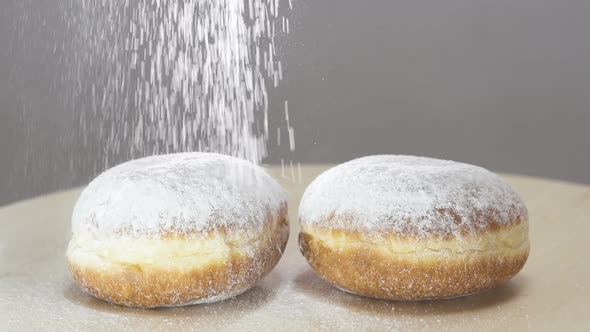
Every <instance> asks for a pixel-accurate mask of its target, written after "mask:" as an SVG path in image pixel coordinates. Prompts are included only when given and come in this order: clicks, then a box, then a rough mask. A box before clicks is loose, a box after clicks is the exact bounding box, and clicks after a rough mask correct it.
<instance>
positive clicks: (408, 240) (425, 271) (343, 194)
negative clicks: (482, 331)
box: [299, 155, 529, 301]
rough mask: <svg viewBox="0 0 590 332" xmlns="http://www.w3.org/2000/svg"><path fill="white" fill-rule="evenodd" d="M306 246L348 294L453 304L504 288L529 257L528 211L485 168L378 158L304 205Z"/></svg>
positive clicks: (351, 168) (328, 181)
mask: <svg viewBox="0 0 590 332" xmlns="http://www.w3.org/2000/svg"><path fill="white" fill-rule="evenodd" d="M299 221H300V226H301V232H300V233H299V247H300V250H301V252H302V254H303V255H304V256H305V258H306V259H307V261H308V263H309V264H310V266H311V267H312V269H313V270H314V271H315V272H316V273H317V274H318V275H319V276H320V277H321V278H323V279H324V280H326V281H327V282H328V283H330V284H332V285H333V286H336V287H337V288H340V289H341V290H344V291H347V292H350V293H353V294H357V295H362V296H366V297H371V298H377V299H384V300H398V301H418V300H436V299H449V298H455V297H460V296H465V295H469V294H474V293H478V292H482V291H485V290H488V289H491V288H493V287H495V286H498V285H499V284H501V283H502V282H504V281H506V280H508V279H510V278H511V277H513V276H514V275H515V274H516V273H518V271H520V269H521V268H522V267H523V266H524V264H525V262H526V260H527V258H528V254H529V239H528V212H527V208H526V206H525V204H524V203H523V201H522V199H521V198H520V197H519V196H518V194H517V193H516V192H515V191H514V190H513V189H512V188H511V187H510V186H509V185H508V184H507V183H505V182H504V181H503V180H502V179H501V178H500V177H498V176H497V175H495V174H494V173H492V172H489V171H487V170H486V169H483V168H481V167H477V166H473V165H468V164H464V163H458V162H453V161H446V160H438V159H431V158H425V157H415V156H395V155H380V156H369V157H363V158H360V159H355V160H353V161H350V162H347V163H344V164H341V165H339V166H336V167H334V168H332V169H330V170H328V171H326V172H324V173H323V174H321V175H320V176H319V177H317V178H316V179H315V180H314V181H313V182H312V183H311V184H310V185H309V186H308V187H307V189H306V190H305V193H304V194H303V197H302V199H301V203H300V206H299Z"/></svg>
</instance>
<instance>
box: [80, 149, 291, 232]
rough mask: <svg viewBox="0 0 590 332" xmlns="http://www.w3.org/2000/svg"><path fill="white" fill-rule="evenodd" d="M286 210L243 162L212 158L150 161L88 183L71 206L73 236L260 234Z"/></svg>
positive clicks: (272, 187) (261, 174)
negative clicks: (270, 218)
mask: <svg viewBox="0 0 590 332" xmlns="http://www.w3.org/2000/svg"><path fill="white" fill-rule="evenodd" d="M286 204H287V203H286V195H285V193H284V191H283V189H282V188H281V186H280V185H279V184H278V183H277V182H276V181H275V180H274V179H272V178H271V177H270V176H269V175H268V174H267V173H266V172H265V171H264V170H263V169H262V168H260V167H258V166H256V165H254V164H252V163H250V162H248V161H245V160H241V159H237V158H233V157H229V156H224V155H220V154H213V153H178V154H169V155H161V156H152V157H148V158H143V159H137V160H133V161H129V162H126V163H123V164H121V165H119V166H116V167H114V168H112V169H110V170H107V171H106V172H104V173H102V174H101V175H99V176H98V177H97V178H96V179H94V180H93V181H92V182H91V183H90V184H89V185H88V187H87V188H86V189H85V190H84V191H83V192H82V195H81V196H80V198H79V200H78V202H77V203H76V206H75V208H74V212H73V216H72V231H73V233H74V234H76V233H81V232H91V233H92V234H95V235H101V234H102V235H107V236H108V235H112V234H119V233H125V234H126V235H133V236H149V237H152V238H158V237H159V236H162V235H165V234H170V233H173V234H183V235H184V234H191V235H195V234H199V233H205V232H210V231H215V230H216V229H220V228H223V229H226V230H232V229H234V230H238V229H239V230H245V231H247V230H250V229H252V230H261V229H262V227H263V226H264V224H265V222H266V221H267V220H268V219H269V216H271V215H276V214H278V213H279V211H281V210H282V209H285V208H286Z"/></svg>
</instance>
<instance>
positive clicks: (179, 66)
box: [69, 0, 288, 170]
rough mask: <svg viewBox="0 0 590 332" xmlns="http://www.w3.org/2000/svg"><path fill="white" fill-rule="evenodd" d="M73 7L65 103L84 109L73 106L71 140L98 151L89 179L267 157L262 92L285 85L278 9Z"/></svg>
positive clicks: (270, 0) (97, 1) (133, 4)
mask: <svg viewBox="0 0 590 332" xmlns="http://www.w3.org/2000/svg"><path fill="white" fill-rule="evenodd" d="M72 6H73V7H78V10H79V14H80V15H77V16H76V15H71V16H69V19H70V20H71V21H72V24H71V27H72V30H77V29H79V31H76V33H75V35H76V36H77V38H75V40H73V41H72V45H75V46H74V48H75V51H74V53H73V55H72V57H73V58H72V59H71V60H72V61H71V62H72V63H73V64H74V65H73V66H74V67H73V68H71V69H72V71H73V75H71V76H73V77H75V80H76V81H77V82H78V84H77V87H76V89H74V92H73V96H72V100H73V102H74V104H75V103H76V102H77V101H82V100H83V101H87V100H91V102H90V107H88V105H74V106H73V108H74V112H75V117H76V119H77V122H78V123H77V126H78V133H77V134H76V135H77V136H78V137H77V138H75V139H78V140H84V141H88V142H85V144H84V145H85V146H99V147H101V149H103V150H104V151H100V150H99V151H89V152H88V153H89V154H93V155H94V156H95V155H97V154H100V155H102V156H103V158H102V159H100V160H99V163H100V164H99V165H94V168H95V169H97V170H102V169H106V168H108V167H110V166H111V165H112V164H115V163H118V162H119V161H123V160H128V159H133V158H138V157H143V156H147V155H154V154H161V153H172V152H183V151H205V152H217V153H222V154H227V155H231V156H235V157H239V158H243V159H247V160H250V161H252V162H255V163H259V162H260V161H262V160H263V158H265V157H266V156H267V154H268V151H267V142H268V140H269V137H270V129H269V114H268V109H269V95H268V91H269V88H274V87H277V86H278V84H279V82H280V81H281V80H282V79H283V77H284V73H283V65H282V63H281V61H280V60H279V58H278V56H277V47H276V46H275V39H276V37H277V36H279V35H280V34H284V33H286V31H287V29H288V28H287V26H288V20H286V19H284V17H283V16H282V14H280V13H279V11H280V10H279V0H238V1H235V0H218V1H203V0H187V1H164V0H154V1H131V0H121V1H119V0H82V1H80V2H78V3H76V4H73V5H72ZM285 7H286V6H285ZM275 22H276V23H275ZM282 22H284V24H285V25H284V28H283V29H281V28H280V26H279V25H281V24H283V23H282ZM275 25H277V26H276V27H275ZM89 159H92V160H96V157H93V156H90V158H89ZM77 167H79V168H82V167H88V165H78V166H77Z"/></svg>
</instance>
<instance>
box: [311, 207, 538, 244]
mask: <svg viewBox="0 0 590 332" xmlns="http://www.w3.org/2000/svg"><path fill="white" fill-rule="evenodd" d="M506 212H507V213H508V215H510V216H512V218H510V219H509V220H508V221H506V220H504V221H503V222H499V221H498V220H499V219H498V218H497V216H498V215H499V214H500V211H498V210H496V209H488V210H485V211H480V210H478V209H476V208H473V211H472V215H471V219H470V221H469V223H466V222H465V220H463V219H462V218H461V217H460V216H459V214H458V213H457V212H456V211H455V210H453V209H451V208H448V209H436V213H437V214H438V218H437V221H438V222H439V223H441V222H443V221H444V220H445V216H450V217H451V219H452V220H453V223H454V224H455V225H454V226H455V228H456V230H454V231H452V230H451V228H448V229H445V230H444V231H440V232H438V233H436V232H433V233H432V234H429V235H428V236H429V238H433V239H441V240H449V239H453V238H456V237H457V234H460V235H461V236H470V235H474V234H475V235H477V234H484V233H488V232H490V231H499V230H503V229H508V228H510V227H512V226H515V225H520V224H521V223H523V222H524V223H528V212H527V211H526V209H525V210H524V211H520V212H519V210H518V209H517V208H516V207H514V206H512V207H511V208H510V209H509V211H506ZM422 217H423V218H429V217H428V216H422ZM412 218H416V216H412ZM412 218H409V217H408V218H407V220H406V222H405V224H406V225H407V227H406V228H405V229H404V230H403V231H401V232H394V231H393V230H392V231H391V232H390V233H389V234H387V235H388V236H390V237H395V238H398V239H417V238H420V237H421V236H423V234H422V232H420V230H418V229H416V228H415V225H414V223H413V222H412V221H411V220H412ZM357 219H358V217H357V216H356V215H355V214H353V213H347V214H336V213H335V212H332V213H330V214H329V215H327V216H326V217H324V218H323V219H322V220H321V221H320V222H317V223H316V225H314V227H316V228H323V229H326V230H328V229H329V230H330V231H332V232H343V233H347V234H348V235H351V236H357V237H366V236H367V235H368V234H369V233H371V231H358V230H353V229H354V227H353V226H351V225H354V224H355V223H356V220H357ZM300 223H301V224H309V223H308V222H306V221H305V220H300ZM334 224H337V225H342V226H343V227H342V226H341V227H340V228H335V227H332V226H331V225H334ZM318 225H323V226H318Z"/></svg>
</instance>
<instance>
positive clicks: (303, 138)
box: [0, 0, 590, 205]
mask: <svg viewBox="0 0 590 332" xmlns="http://www.w3.org/2000/svg"><path fill="white" fill-rule="evenodd" d="M63 2H64V1H60V2H59V3H63ZM294 5H295V9H294V10H293V11H292V12H291V14H290V15H291V22H292V29H291V34H290V35H289V36H287V37H286V38H283V39H282V40H281V42H280V53H281V55H282V57H283V62H284V63H286V64H287V80H286V81H285V82H284V84H283V85H282V86H281V88H280V89H278V90H275V91H273V94H272V96H271V109H272V112H273V113H272V114H271V122H272V123H273V125H274V126H284V119H283V116H282V111H283V110H282V99H284V98H288V99H289V103H290V104H289V105H290V113H291V117H292V123H293V124H294V126H295V130H296V135H297V136H296V147H297V148H296V151H295V152H293V153H291V152H289V151H287V150H285V149H284V147H282V148H281V147H275V146H274V145H273V144H271V153H270V156H269V158H268V160H267V161H266V162H268V163H278V162H279V160H280V159H281V158H283V159H285V160H294V161H296V162H306V163H307V162H312V163H320V162H342V161H345V160H348V159H352V158H355V157H358V156H362V155H368V154H377V153H404V154H418V155H429V156H434V157H440V158H447V159H455V160H461V161H465V162H470V163H475V164H479V165H483V166H485V167H487V168H489V169H492V170H494V171H500V172H513V173H522V174H529V175H535V176H543V177H552V178H559V179H564V180H571V181H577V182H584V183H590V175H589V174H588V169H590V147H589V143H590V130H588V126H589V125H590V1H587V0H562V1H554V0H510V1H509V0H504V1H486V0H446V1H440V0H425V1H392V0H375V1H358V0H323V1H322V0H315V1H312V0H305V1H303V0H294ZM66 7H67V6H64V5H63V4H62V5H57V4H56V1H54V0H51V1H50V0H22V1H19V0H4V1H3V4H2V6H1V7H0V156H1V157H0V205H1V204H6V203H8V202H11V201H15V200H18V199H22V198H25V197H30V196H33V195H37V194H41V193H44V192H49V191H53V190H57V189H62V188H67V187H71V186H75V185H80V184H83V183H85V182H87V181H88V180H89V179H90V178H91V177H92V176H94V175H95V174H97V173H98V172H100V171H101V170H102V169H101V167H100V166H97V163H96V162H95V161H96V160H100V159H101V158H103V157H104V156H101V149H100V147H96V146H94V147H93V146H88V145H87V144H86V145H85V143H84V142H83V141H82V140H79V141H74V144H71V143H68V144H66V141H67V139H68V137H70V138H71V137H72V135H71V133H72V132H73V131H75V123H74V120H73V119H72V116H71V113H69V111H67V110H66V109H65V106H64V101H63V100H62V98H60V95H61V94H62V93H63V89H64V87H60V86H56V84H55V82H56V80H55V77H59V75H61V74H62V73H63V71H64V68H65V67H67V65H68V64H67V63H64V62H63V61H60V59H61V58H62V57H60V56H59V55H60V52H62V53H63V52H68V50H67V49H63V48H60V47H57V48H56V47H55V45H64V43H65V42H67V39H68V35H67V33H66V32H65V31H67V29H66V26H65V23H64V21H63V20H62V19H61V18H62V17H63V13H64V10H67V8H66ZM273 141H274V140H273ZM93 159H96V160H93ZM118 161H122V160H118ZM118 161H117V162H118Z"/></svg>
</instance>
